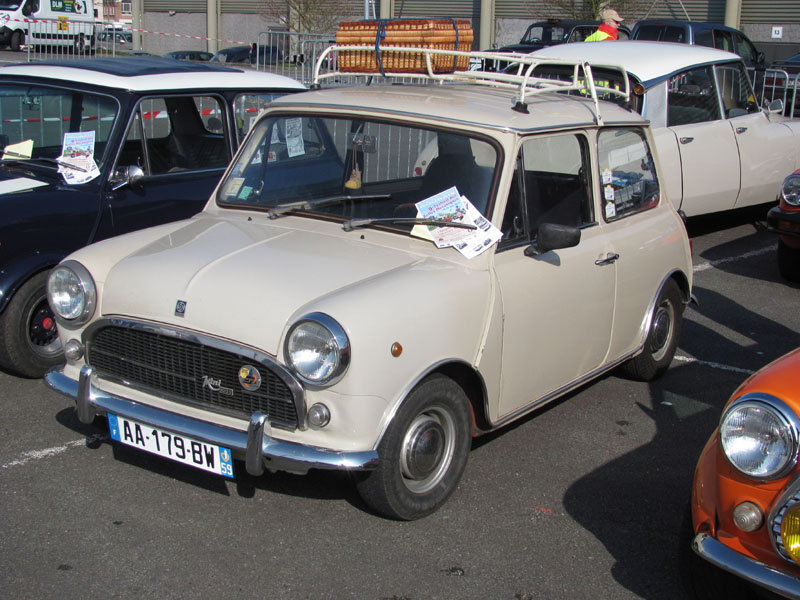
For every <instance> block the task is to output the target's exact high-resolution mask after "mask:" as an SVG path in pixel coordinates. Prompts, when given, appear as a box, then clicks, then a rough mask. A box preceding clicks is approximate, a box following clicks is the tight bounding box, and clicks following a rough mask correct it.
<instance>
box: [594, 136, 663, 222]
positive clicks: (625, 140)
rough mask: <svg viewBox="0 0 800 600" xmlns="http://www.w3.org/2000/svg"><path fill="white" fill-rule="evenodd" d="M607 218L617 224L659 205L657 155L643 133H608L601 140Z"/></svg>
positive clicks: (601, 179)
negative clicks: (620, 220)
mask: <svg viewBox="0 0 800 600" xmlns="http://www.w3.org/2000/svg"><path fill="white" fill-rule="evenodd" d="M597 157H598V164H599V166H600V188H601V190H602V194H603V199H602V204H603V216H604V218H605V220H606V221H616V220H617V219H621V218H623V217H627V216H629V215H632V214H636V213H638V212H641V211H643V210H647V209H649V208H653V207H654V206H656V205H658V202H659V198H660V194H659V186H658V179H657V178H656V170H655V164H654V163H653V155H652V154H651V152H650V148H649V147H648V145H647V141H646V139H645V137H644V133H643V132H642V131H641V130H640V129H604V130H602V131H600V133H599V135H598V136H597Z"/></svg>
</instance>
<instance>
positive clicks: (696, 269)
mask: <svg viewBox="0 0 800 600" xmlns="http://www.w3.org/2000/svg"><path fill="white" fill-rule="evenodd" d="M768 252H775V244H771V245H769V246H765V247H764V248H759V249H758V250H751V251H750V252H745V253H744V254H739V255H737V256H728V257H727V258H720V259H719V260H712V261H710V262H704V263H700V264H696V265H694V268H693V269H692V271H694V272H695V273H699V272H700V271H707V270H708V269H715V268H717V267H718V266H719V265H724V264H725V263H730V262H736V261H739V260H745V259H748V258H753V257H754V256H761V255H762V254H767V253H768Z"/></svg>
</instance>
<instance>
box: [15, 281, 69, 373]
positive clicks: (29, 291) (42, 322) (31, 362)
mask: <svg viewBox="0 0 800 600" xmlns="http://www.w3.org/2000/svg"><path fill="white" fill-rule="evenodd" d="M47 275H48V273H47V271H42V272H41V273H37V274H36V275H34V276H33V277H31V278H30V279H29V280H28V281H26V282H25V283H24V284H23V285H22V287H20V288H19V290H17V292H16V293H15V294H14V296H13V297H12V298H11V301H10V302H9V303H8V306H6V309H5V310H4V311H3V313H2V314H0V368H2V369H3V370H4V371H7V372H9V373H13V374H15V375H20V376H22V377H30V378H36V377H42V376H43V375H44V374H45V373H46V372H47V371H48V370H50V369H51V368H52V367H54V366H57V365H59V364H61V363H63V362H64V353H63V349H62V347H61V342H60V340H59V339H58V329H57V327H56V324H55V319H54V317H53V313H52V311H51V310H50V306H49V305H48V304H47V289H46V285H47Z"/></svg>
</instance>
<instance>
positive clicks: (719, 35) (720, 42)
mask: <svg viewBox="0 0 800 600" xmlns="http://www.w3.org/2000/svg"><path fill="white" fill-rule="evenodd" d="M714 47H715V48H719V49H720V50H725V51H726V52H736V49H735V48H734V47H733V36H732V35H731V32H730V31H723V30H721V29H715V30H714Z"/></svg>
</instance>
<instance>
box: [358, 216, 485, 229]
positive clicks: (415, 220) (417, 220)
mask: <svg viewBox="0 0 800 600" xmlns="http://www.w3.org/2000/svg"><path fill="white" fill-rule="evenodd" d="M375 223H394V224H398V223H400V224H403V223H410V224H412V225H432V226H433V227H456V228H458V229H477V228H478V227H477V225H473V224H472V223H459V222H458V221H445V220H444V219H423V218H421V217H384V218H379V219H350V220H349V221H345V222H344V223H342V229H344V230H345V231H353V229H356V228H358V227H366V226H367V225H374V224H375Z"/></svg>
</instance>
